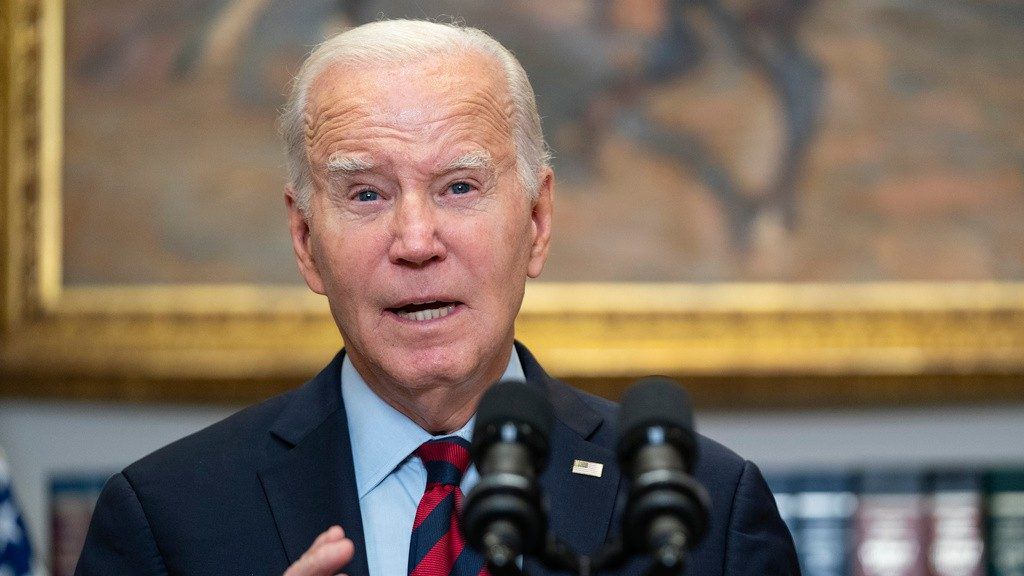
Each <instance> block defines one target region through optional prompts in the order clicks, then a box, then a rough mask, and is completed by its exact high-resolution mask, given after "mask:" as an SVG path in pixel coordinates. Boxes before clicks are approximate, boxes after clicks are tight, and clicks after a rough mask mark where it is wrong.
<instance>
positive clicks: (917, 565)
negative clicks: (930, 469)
mask: <svg viewBox="0 0 1024 576" xmlns="http://www.w3.org/2000/svg"><path fill="white" fill-rule="evenodd" d="M861 482H862V492H861V495H860V503H859V506H858V508H857V513H856V516H855V519H854V540H855V549H856V554H855V556H854V563H853V574H854V576H928V569H927V562H926V560H925V552H926V549H927V540H928V532H929V530H928V519H927V516H926V512H925V497H924V494H923V490H924V483H923V475H922V474H919V473H916V472H905V471H880V472H869V473H866V474H865V475H864V477H863V478H862V480H861Z"/></svg>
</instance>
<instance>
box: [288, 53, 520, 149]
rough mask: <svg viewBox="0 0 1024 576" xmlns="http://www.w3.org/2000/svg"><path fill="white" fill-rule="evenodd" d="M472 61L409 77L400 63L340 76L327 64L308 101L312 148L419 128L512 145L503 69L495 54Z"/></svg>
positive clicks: (402, 135) (426, 134) (413, 133)
mask: <svg viewBox="0 0 1024 576" xmlns="http://www.w3.org/2000/svg"><path fill="white" fill-rule="evenodd" d="M467 64H468V63H467V62H463V61H457V62H444V63H442V64H441V66H439V67H437V68H435V69H434V72H436V74H433V75H431V74H430V73H429V72H428V70H429V68H428V67H424V68H423V69H422V70H423V71H421V72H418V73H415V74H412V76H411V79H410V78H408V76H406V77H403V78H401V79H403V80H405V79H409V80H410V81H408V82H395V80H398V79H399V78H400V77H402V75H401V74H400V73H396V72H395V71H390V72H388V73H385V74H383V75H381V74H361V73H358V72H356V73H354V74H353V77H352V78H351V81H348V80H349V79H347V78H346V79H345V80H346V81H341V79H340V78H339V76H338V75H336V74H337V73H338V70H337V69H335V70H334V71H327V72H325V73H324V74H323V75H321V77H320V78H318V79H317V80H316V81H315V82H314V86H313V87H312V90H311V94H310V96H311V97H310V99H309V100H308V101H307V104H306V114H305V137H306V145H307V154H309V155H310V156H313V155H315V156H318V157H319V156H322V155H324V154H330V153H332V152H333V151H334V150H332V149H333V148H335V147H336V146H337V145H342V144H343V143H345V142H346V141H352V140H355V141H364V140H368V139H373V138H397V139H403V140H407V139H409V138H411V137H417V136H418V137H421V138H428V139H430V140H432V141H433V140H436V139H445V138H446V137H454V138H456V139H464V138H466V137H469V138H472V139H482V140H484V141H486V143H487V144H488V145H490V146H495V147H503V146H509V147H510V148H511V147H512V114H513V104H512V99H511V97H510V96H509V94H508V90H507V89H506V87H505V83H504V82H501V81H500V78H503V77H502V76H500V72H498V73H497V74H496V73H495V70H494V65H493V64H492V63H490V62H487V63H486V65H484V66H469V65H467ZM381 79H384V80H385V81H386V82H380V80H381ZM431 80H433V82H431ZM339 85H341V86H345V87H346V88H348V89H347V90H345V91H346V92H347V93H348V95H339V94H338V93H337V91H335V90H337V88H336V87H338V86H339ZM381 86H398V87H396V88H381ZM349 87H350V88H349ZM310 159H311V160H312V158H310Z"/></svg>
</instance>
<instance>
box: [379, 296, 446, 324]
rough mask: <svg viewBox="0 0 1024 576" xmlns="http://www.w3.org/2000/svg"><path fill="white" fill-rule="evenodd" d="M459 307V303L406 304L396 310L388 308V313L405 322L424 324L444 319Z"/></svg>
mask: <svg viewBox="0 0 1024 576" xmlns="http://www.w3.org/2000/svg"><path fill="white" fill-rule="evenodd" d="M458 305H459V302H440V301H433V302H423V303H419V304H406V305H405V306H401V307H398V308H388V311H389V312H394V313H395V314H397V315H398V316H399V317H401V318H405V319H406V320H414V321H416V322H425V321H427V320H436V319H437V318H444V317H445V316H447V315H449V314H451V313H452V312H453V311H455V308H456V307H457V306H458Z"/></svg>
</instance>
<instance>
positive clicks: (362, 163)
mask: <svg viewBox="0 0 1024 576" xmlns="http://www.w3.org/2000/svg"><path fill="white" fill-rule="evenodd" d="M373 167H374V163H373V161H371V160H367V159H365V158H356V157H354V156H340V155H335V156H331V157H330V158H328V159H327V171H328V172H330V173H335V172H343V173H346V174H354V173H356V172H366V171H367V170H372V169H373Z"/></svg>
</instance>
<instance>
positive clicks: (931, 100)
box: [64, 0, 1024, 285]
mask: <svg viewBox="0 0 1024 576" xmlns="http://www.w3.org/2000/svg"><path fill="white" fill-rule="evenodd" d="M66 11H67V19H66V59H65V60H66V61H65V74H66V94H65V171H64V203H65V230H64V233H65V243H64V274H65V282H66V284H68V285H95V284H152V283H211V282H212V283H218V282H245V283H260V284H266V283H271V284H298V283H300V282H301V280H300V279H299V276H298V274H297V273H296V270H295V264H294V262H293V259H292V256H291V249H290V244H289V241H288V238H287V230H286V224H285V216H284V203H283V197H282V190H283V181H284V166H283V164H284V160H283V155H282V153H281V147H280V144H279V141H278V137H277V135H276V129H275V119H276V115H277V112H278V110H279V109H280V106H281V105H282V103H283V101H284V96H285V94H286V92H287V89H288V81H289V79H290V78H291V75H292V74H293V73H294V72H295V71H296V70H297V68H298V65H299V63H300V62H301V60H302V58H303V56H304V55H305V54H306V53H307V52H308V51H309V49H310V48H311V47H312V46H313V45H315V44H316V43H317V42H319V41H321V40H322V39H323V38H325V37H326V36H328V35H330V34H332V33H334V32H336V31H339V30H342V29H344V28H345V27H347V26H351V25H353V24H356V23H359V22H364V21H369V20H375V19H378V18H380V17H381V16H387V17H400V16H405V17H417V18H424V17H426V18H433V19H436V20H442V21H449V20H456V21H460V22H465V23H467V24H469V25H473V26H479V27H481V28H484V29H485V30H487V31H489V32H490V33H492V34H493V35H494V36H496V37H497V38H498V39H499V40H501V41H502V42H504V43H505V44H506V45H507V46H509V47H510V48H511V49H512V50H513V52H515V53H516V54H517V56H518V57H519V58H520V59H521V60H522V62H523V64H524V66H525V68H526V69H527V72H528V73H529V75H530V78H531V81H532V82H533V85H534V88H535V90H536V91H537V95H538V102H539V106H540V110H541V114H542V116H543V119H544V127H545V132H546V134H547V136H548V139H549V141H550V142H551V144H552V148H553V151H554V155H555V168H556V174H557V188H556V216H555V218H556V221H555V237H554V244H553V248H552V254H551V259H550V261H549V265H548V267H547V269H546V270H545V273H544V276H543V277H542V279H543V280H546V281H579V280H594V281H661V282H746V281H783V282H838V283H843V282H859V281H878V280H893V281H916V280H932V281H953V280H985V279H991V280H999V281H1011V280H1018V281H1019V280H1022V279H1024V137H1022V136H1021V135H1022V134H1024V7H1022V5H1021V3H1020V2H1017V1H1015V0H987V1H985V2H980V1H972V0H872V1H870V2H861V1H857V2H854V1H840V2H821V1H816V0H561V1H559V2H551V1H550V0H539V1H538V0H510V1H507V2H500V3H496V2H481V1H470V0H448V1H427V0H417V1H412V0H405V1H402V0H358V1H356V0H350V1H344V0H336V1H327V0H314V1H298V0H182V1H180V2H160V1H157V0H132V1H131V2H122V1H119V0H117V1H115V0H69V1H68V2H67V8H66Z"/></svg>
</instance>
